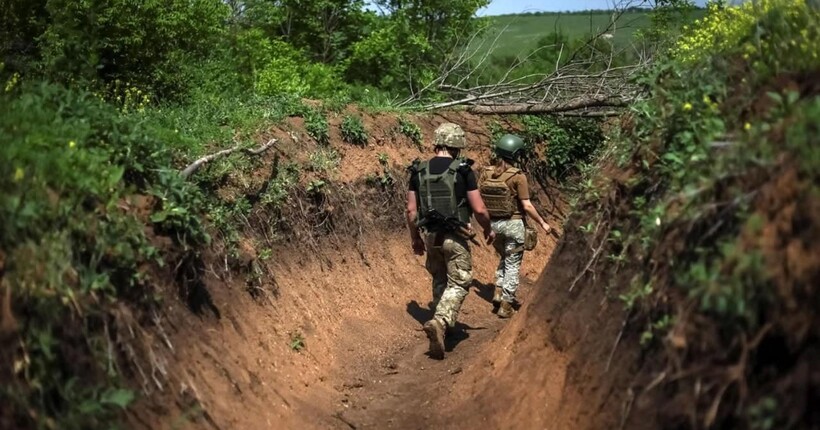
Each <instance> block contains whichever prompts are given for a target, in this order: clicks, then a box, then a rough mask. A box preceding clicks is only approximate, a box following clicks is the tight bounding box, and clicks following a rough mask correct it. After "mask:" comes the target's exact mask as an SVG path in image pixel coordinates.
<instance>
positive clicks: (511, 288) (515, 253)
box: [492, 219, 525, 303]
mask: <svg viewBox="0 0 820 430" xmlns="http://www.w3.org/2000/svg"><path fill="white" fill-rule="evenodd" d="M492 227H493V231H495V234H496V238H495V241H494V242H493V246H494V247H495V250H496V252H498V254H499V255H501V261H499V263H498V269H496V271H495V285H496V286H498V287H500V288H501V289H502V295H501V300H502V301H504V302H507V303H512V302H513V300H515V292H516V290H518V283H519V279H518V274H519V272H520V271H521V260H522V259H523V258H524V234H525V233H524V221H523V220H521V219H500V220H495V221H492Z"/></svg>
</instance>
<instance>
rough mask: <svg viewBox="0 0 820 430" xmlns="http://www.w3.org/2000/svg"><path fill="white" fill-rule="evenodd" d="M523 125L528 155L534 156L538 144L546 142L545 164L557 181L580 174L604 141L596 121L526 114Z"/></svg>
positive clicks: (523, 135)
mask: <svg viewBox="0 0 820 430" xmlns="http://www.w3.org/2000/svg"><path fill="white" fill-rule="evenodd" d="M522 124H523V126H524V130H523V133H522V137H523V138H524V142H525V143H526V144H527V147H526V150H527V154H528V156H529V157H532V156H533V155H534V150H535V146H536V145H537V144H538V143H541V142H545V143H546V151H545V152H544V161H545V162H546V166H547V169H548V170H547V171H548V173H549V175H550V176H552V177H554V178H556V179H565V178H567V177H568V176H569V175H571V174H574V173H578V172H579V171H580V168H581V166H582V165H583V164H585V163H588V162H589V161H591V160H592V158H593V157H594V155H595V153H596V151H597V150H598V149H599V148H600V147H601V145H602V144H603V142H604V136H603V133H602V132H601V126H600V123H599V122H598V121H596V120H590V119H583V118H554V117H540V116H535V115H525V116H524V117H523V118H522Z"/></svg>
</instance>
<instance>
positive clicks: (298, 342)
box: [289, 331, 305, 352]
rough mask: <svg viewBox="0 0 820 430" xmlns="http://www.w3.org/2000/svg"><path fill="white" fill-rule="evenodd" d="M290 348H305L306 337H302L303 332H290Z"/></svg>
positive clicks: (298, 349) (300, 349)
mask: <svg viewBox="0 0 820 430" xmlns="http://www.w3.org/2000/svg"><path fill="white" fill-rule="evenodd" d="M289 346H290V349H292V350H294V351H296V352H300V351H302V350H303V349H305V338H304V337H302V333H300V332H298V331H297V332H293V333H291V334H290V344H289Z"/></svg>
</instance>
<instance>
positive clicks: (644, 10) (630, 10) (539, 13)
mask: <svg viewBox="0 0 820 430" xmlns="http://www.w3.org/2000/svg"><path fill="white" fill-rule="evenodd" d="M692 8H694V9H699V10H705V9H704V8H702V7H700V6H697V5H694V4H693V5H692ZM651 10H652V9H651V8H650V7H641V6H630V7H627V8H624V9H619V10H617V11H616V10H613V9H585V10H565V11H560V12H559V11H552V10H539V11H532V12H516V13H505V14H501V15H494V17H516V16H556V15H611V14H613V13H621V12H625V13H648V12H651Z"/></svg>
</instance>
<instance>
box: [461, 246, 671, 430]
mask: <svg viewBox="0 0 820 430" xmlns="http://www.w3.org/2000/svg"><path fill="white" fill-rule="evenodd" d="M591 254H592V251H591V250H590V248H589V245H588V244H587V243H586V241H585V239H584V238H583V236H582V235H580V234H579V233H577V230H570V232H569V233H568V235H567V236H566V237H564V238H563V239H562V241H561V243H560V244H559V246H558V247H557V248H556V250H555V252H554V253H553V255H552V258H551V259H550V262H549V264H548V265H547V267H546V268H545V269H544V270H543V272H542V273H541V275H540V276H539V278H538V280H537V281H536V283H535V287H534V291H533V294H532V299H531V302H530V303H528V304H527V305H526V306H524V307H523V308H522V311H521V312H520V313H519V314H518V315H516V317H515V318H514V319H513V320H512V321H511V323H510V324H509V325H508V326H507V327H505V328H504V330H503V331H502V332H501V333H499V335H498V337H497V339H496V341H495V342H494V345H492V347H491V348H488V349H489V351H488V353H487V355H486V356H485V357H482V359H480V360H477V361H476V362H475V363H474V364H473V365H472V366H471V367H470V368H469V369H467V370H465V375H464V377H463V378H462V379H460V380H459V381H458V383H457V385H456V388H455V390H454V391H457V392H460V393H462V395H461V400H460V401H459V402H457V403H456V404H455V406H454V407H453V408H451V410H449V411H448V413H450V414H452V415H453V416H454V417H457V418H456V419H455V421H456V422H460V423H462V424H463V427H457V426H453V427H452V428H470V427H471V426H478V425H482V426H486V428H504V429H522V430H523V429H555V430H559V429H561V430H562V429H574V430H576V429H577V430H585V429H589V430H592V429H605V428H619V426H621V425H626V424H628V425H626V427H623V428H630V429H633V428H638V429H642V428H647V429H651V428H656V427H655V426H654V423H653V422H652V421H651V419H650V420H646V417H640V418H637V417H633V418H634V419H633V420H631V421H630V422H629V423H625V422H622V418H623V416H624V414H623V413H624V412H626V411H627V410H628V409H629V408H631V406H632V402H633V400H634V399H633V398H632V397H630V395H629V393H628V391H627V389H626V388H628V387H629V386H630V384H631V383H632V382H633V381H632V378H633V376H634V375H635V373H636V372H637V370H638V369H639V366H640V365H641V364H640V363H641V362H642V361H641V359H640V351H639V350H636V349H635V348H630V347H627V346H626V345H634V344H635V343H636V342H635V341H634V339H632V338H631V336H633V335H632V334H630V333H629V332H627V333H625V334H624V335H623V337H621V338H620V339H619V336H620V335H621V329H622V322H623V319H624V317H625V314H624V312H623V307H622V305H621V304H620V302H619V301H613V300H611V299H610V298H607V297H606V294H605V291H606V288H605V286H606V285H618V283H621V282H627V281H628V279H629V278H628V275H627V274H621V275H617V276H616V277H615V278H604V277H596V276H595V275H594V274H588V275H587V276H586V277H584V278H582V280H581V281H580V282H578V283H577V284H576V285H575V287H574V288H573V291H572V292H570V291H569V287H570V286H571V285H572V283H573V281H575V279H576V277H577V275H578V273H580V272H581V271H582V270H583V268H584V267H585V265H586V263H587V262H588V261H589V258H591ZM616 343H617V345H616ZM468 399H469V400H468ZM465 405H480V407H479V408H476V407H470V406H466V407H465ZM479 410H480V411H481V412H480V413H479V412H478V411H479Z"/></svg>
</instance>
